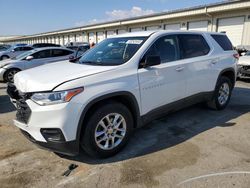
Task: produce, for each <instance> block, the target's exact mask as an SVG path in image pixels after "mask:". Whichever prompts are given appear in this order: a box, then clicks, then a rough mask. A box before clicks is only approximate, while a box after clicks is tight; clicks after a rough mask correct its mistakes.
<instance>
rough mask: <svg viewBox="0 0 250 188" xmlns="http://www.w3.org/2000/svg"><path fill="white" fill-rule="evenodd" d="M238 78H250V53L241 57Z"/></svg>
mask: <svg viewBox="0 0 250 188" xmlns="http://www.w3.org/2000/svg"><path fill="white" fill-rule="evenodd" d="M238 77H239V78H250V51H248V52H246V53H245V55H244V56H241V57H240V59H239V62H238Z"/></svg>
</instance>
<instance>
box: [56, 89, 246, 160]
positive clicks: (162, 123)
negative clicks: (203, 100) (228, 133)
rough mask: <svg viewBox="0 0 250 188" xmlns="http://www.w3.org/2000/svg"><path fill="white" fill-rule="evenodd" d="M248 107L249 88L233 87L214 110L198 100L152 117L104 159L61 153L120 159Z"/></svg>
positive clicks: (166, 144) (171, 142)
mask: <svg viewBox="0 0 250 188" xmlns="http://www.w3.org/2000/svg"><path fill="white" fill-rule="evenodd" d="M249 111H250V89H246V88H235V90H234V92H233V95H232V98H231V101H230V104H229V106H228V107H227V108H226V109H225V110H223V111H214V110H209V109H207V108H204V105H201V104H198V105H195V106H192V107H189V108H186V109H183V110H180V111H178V112H175V113H172V114H169V115H167V116H165V117H163V118H161V119H158V120H155V121H153V122H151V123H149V124H147V125H146V126H144V127H142V128H140V129H137V130H135V132H134V134H133V135H132V137H131V139H130V141H129V143H128V145H127V146H126V147H125V148H124V149H123V150H122V151H121V152H120V153H118V154H117V155H115V156H113V157H110V158H107V159H94V158H91V157H90V156H88V155H87V154H86V153H84V152H83V151H81V153H80V154H79V155H78V156H75V157H68V156H64V155H63V156H62V155H60V156H61V157H63V158H67V159H70V160H73V161H78V162H83V163H88V164H104V163H112V162H118V161H123V160H127V159H131V158H136V157H140V156H143V155H148V154H151V153H154V152H158V151H161V150H167V149H168V148H170V147H173V146H176V145H178V144H180V143H182V142H185V141H187V140H189V139H191V138H192V137H194V136H196V135H198V134H200V133H202V132H205V131H207V130H209V129H213V128H215V127H221V128H227V127H232V126H234V125H235V124H236V123H235V122H234V121H233V119H235V118H237V117H239V116H241V115H243V114H245V113H248V112H249Z"/></svg>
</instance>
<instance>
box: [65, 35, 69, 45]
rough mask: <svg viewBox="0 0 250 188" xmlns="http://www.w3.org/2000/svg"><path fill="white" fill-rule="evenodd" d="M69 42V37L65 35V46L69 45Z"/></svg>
mask: <svg viewBox="0 0 250 188" xmlns="http://www.w3.org/2000/svg"><path fill="white" fill-rule="evenodd" d="M68 42H69V36H68V35H64V44H67V43H68Z"/></svg>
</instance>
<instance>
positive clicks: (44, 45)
mask: <svg viewBox="0 0 250 188" xmlns="http://www.w3.org/2000/svg"><path fill="white" fill-rule="evenodd" d="M31 47H33V48H44V47H61V45H59V44H52V43H36V44H33V45H32V46H31Z"/></svg>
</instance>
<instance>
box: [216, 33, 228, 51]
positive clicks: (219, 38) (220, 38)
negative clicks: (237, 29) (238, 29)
mask: <svg viewBox="0 0 250 188" xmlns="http://www.w3.org/2000/svg"><path fill="white" fill-rule="evenodd" d="M211 36H212V37H213V39H214V40H215V41H216V42H217V43H218V44H219V45H220V47H221V48H222V49H223V50H224V51H230V50H233V45H232V43H231V41H230V40H229V39H228V37H227V36H226V35H211Z"/></svg>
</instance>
